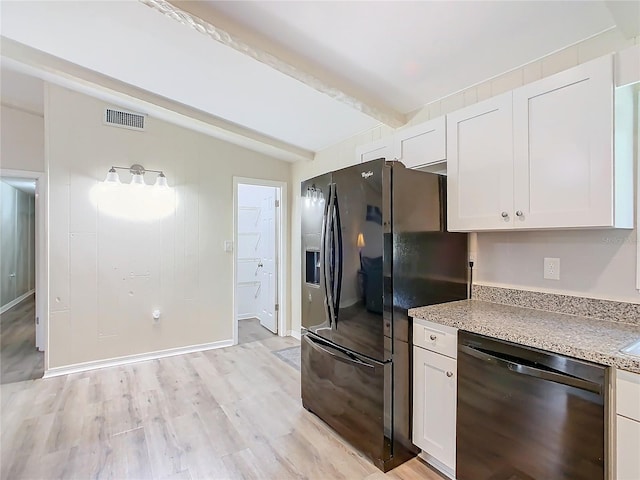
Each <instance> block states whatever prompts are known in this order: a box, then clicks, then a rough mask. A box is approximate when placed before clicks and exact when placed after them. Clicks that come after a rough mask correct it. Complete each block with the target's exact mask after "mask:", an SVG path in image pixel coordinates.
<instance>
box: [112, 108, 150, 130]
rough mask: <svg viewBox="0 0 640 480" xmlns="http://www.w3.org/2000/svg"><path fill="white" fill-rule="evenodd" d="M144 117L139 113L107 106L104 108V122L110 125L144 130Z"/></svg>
mask: <svg viewBox="0 0 640 480" xmlns="http://www.w3.org/2000/svg"><path fill="white" fill-rule="evenodd" d="M144 119H145V116H144V115H143V114H141V113H135V112H127V111H126V110H120V109H117V108H109V107H107V108H105V110H104V124H105V125H111V126H112V127H120V128H128V129H131V130H139V131H142V130H144Z"/></svg>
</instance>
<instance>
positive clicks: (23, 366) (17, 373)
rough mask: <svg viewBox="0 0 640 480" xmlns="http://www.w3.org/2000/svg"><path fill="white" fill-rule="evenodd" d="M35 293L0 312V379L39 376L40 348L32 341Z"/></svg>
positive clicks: (34, 330)
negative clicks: (0, 313)
mask: <svg viewBox="0 0 640 480" xmlns="http://www.w3.org/2000/svg"><path fill="white" fill-rule="evenodd" d="M35 311H36V302H35V295H31V296H30V297H29V298H27V299H26V300H24V301H22V302H20V303H19V304H18V305H16V306H15V307H13V308H11V309H10V310H7V311H6V312H5V313H3V314H2V315H0V383H2V384H5V383H14V382H22V381H24V380H32V379H35V378H42V375H43V373H44V352H39V351H38V350H37V349H36V347H35V345H36V328H35Z"/></svg>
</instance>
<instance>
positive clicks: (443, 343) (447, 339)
mask: <svg viewBox="0 0 640 480" xmlns="http://www.w3.org/2000/svg"><path fill="white" fill-rule="evenodd" d="M413 344H414V345H415V346H418V347H422V348H426V349H427V350H430V351H432V352H436V353H440V354H442V355H446V356H447V357H451V358H456V357H457V356H458V329H457V328H453V327H448V326H446V325H440V324H438V323H433V322H429V321H428V320H423V319H421V318H414V319H413Z"/></svg>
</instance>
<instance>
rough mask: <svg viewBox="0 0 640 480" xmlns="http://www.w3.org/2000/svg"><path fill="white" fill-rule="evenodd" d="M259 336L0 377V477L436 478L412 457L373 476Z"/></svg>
mask: <svg viewBox="0 0 640 480" xmlns="http://www.w3.org/2000/svg"><path fill="white" fill-rule="evenodd" d="M296 345H299V342H298V341H297V340H295V339H292V338H290V337H284V338H283V337H277V336H273V337H269V338H267V339H265V340H256V341H253V342H250V343H246V344H243V345H239V346H235V347H228V348H224V349H219V350H211V351H207V352H199V353H192V354H188V355H182V356H174V357H167V358H163V359H159V360H151V361H147V362H141V363H137V364H132V365H125V366H120V367H113V368H104V369H99V370H93V371H89V372H83V373H78V374H73V375H68V376H64V377H54V378H49V379H39V380H30V381H25V382H21V383H19V384H10V385H2V386H1V387H0V397H1V405H2V410H1V412H0V422H1V427H2V431H1V437H0V439H1V444H0V454H1V458H0V462H1V466H0V467H1V468H0V477H1V478H2V479H7V480H8V479H11V480H14V479H16V480H18V479H36V478H43V479H44V478H46V479H49V478H65V479H75V478H107V479H108V478H113V479H165V480H170V479H172V480H192V479H231V480H235V479H241V478H242V479H254V478H255V479H262V478H264V479H274V480H288V479H298V478H301V479H308V480H327V479H336V480H339V479H343V480H358V479H367V480H382V479H384V478H391V479H394V480H417V479H424V480H441V479H442V478H443V477H441V476H440V475H439V474H437V473H435V472H434V471H433V470H431V469H430V468H429V467H427V466H426V465H425V464H424V463H423V462H422V461H421V460H418V459H414V460H411V461H410V462H407V463H405V464H404V465H401V466H400V467H398V468H396V469H394V470H392V471H391V472H388V473H387V474H384V473H382V472H380V471H379V470H377V469H376V468H375V467H374V466H373V464H372V463H371V462H370V461H369V460H368V459H367V458H365V457H364V456H363V455H362V454H361V453H359V452H358V451H357V450H355V449H354V448H353V447H351V446H350V445H349V444H348V443H347V442H346V441H344V440H343V439H342V438H340V437H338V436H337V435H336V434H335V433H334V432H333V430H331V428H329V427H328V426H327V425H326V424H325V423H324V422H322V421H321V420H320V419H319V418H318V417H316V416H315V415H313V414H311V413H309V412H307V411H306V410H305V409H304V408H303V407H302V404H301V401H300V372H299V371H298V370H297V369H295V368H294V367H292V366H291V365H289V364H288V363H285V362H284V361H282V360H281V359H279V358H278V357H277V356H276V355H274V354H273V353H272V352H273V351H276V350H281V349H283V348H288V347H292V346H296Z"/></svg>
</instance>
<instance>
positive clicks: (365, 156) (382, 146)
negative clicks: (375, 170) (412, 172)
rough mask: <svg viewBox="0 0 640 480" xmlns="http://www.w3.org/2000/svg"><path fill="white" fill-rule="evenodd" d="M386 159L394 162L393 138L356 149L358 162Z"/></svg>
mask: <svg viewBox="0 0 640 480" xmlns="http://www.w3.org/2000/svg"><path fill="white" fill-rule="evenodd" d="M378 158H384V159H385V160H393V158H394V155H393V141H392V139H391V137H388V138H383V139H382V140H377V141H375V142H371V143H367V144H365V145H360V146H359V147H357V148H356V162H358V163H362V162H368V161H369V160H376V159H378Z"/></svg>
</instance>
